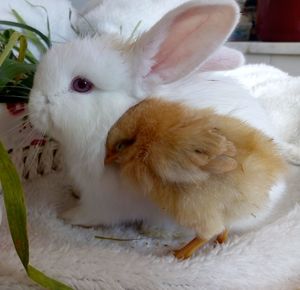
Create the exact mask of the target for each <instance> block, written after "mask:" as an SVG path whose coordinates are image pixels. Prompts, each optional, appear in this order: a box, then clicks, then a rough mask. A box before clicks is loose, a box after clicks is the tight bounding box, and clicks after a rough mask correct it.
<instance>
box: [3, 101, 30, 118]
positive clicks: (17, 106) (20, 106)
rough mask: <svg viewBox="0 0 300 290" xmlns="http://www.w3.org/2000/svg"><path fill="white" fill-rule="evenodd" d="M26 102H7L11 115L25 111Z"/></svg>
mask: <svg viewBox="0 0 300 290" xmlns="http://www.w3.org/2000/svg"><path fill="white" fill-rule="evenodd" d="M25 105H26V104H25V103H12V104H11V103H8V104H6V108H7V110H8V111H9V112H10V113H11V115H14V116H15V115H19V114H21V113H23V112H24V111H25Z"/></svg>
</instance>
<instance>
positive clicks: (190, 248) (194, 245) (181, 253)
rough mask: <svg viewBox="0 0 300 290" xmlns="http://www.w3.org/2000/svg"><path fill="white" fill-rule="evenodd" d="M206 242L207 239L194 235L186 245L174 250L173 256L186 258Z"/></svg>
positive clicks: (181, 258)
mask: <svg viewBox="0 0 300 290" xmlns="http://www.w3.org/2000/svg"><path fill="white" fill-rule="evenodd" d="M207 242H208V241H207V240H204V239H201V238H199V237H196V238H194V239H193V240H191V241H190V242H189V243H188V244H187V245H185V246H184V247H183V248H181V249H179V250H175V251H174V256H175V257H176V258H177V259H180V260H184V259H187V258H189V257H191V256H192V255H193V253H194V252H195V251H196V250H197V249H199V248H201V247H203V246H204V245H205V244H206V243H207Z"/></svg>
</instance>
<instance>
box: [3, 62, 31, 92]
mask: <svg viewBox="0 0 300 290" xmlns="http://www.w3.org/2000/svg"><path fill="white" fill-rule="evenodd" d="M35 70H36V65H35V64H29V63H21V62H18V61H15V60H12V59H6V60H5V62H4V63H3V64H2V66H1V67H0V90H2V89H3V88H4V87H5V85H6V84H7V83H9V82H11V81H12V80H14V79H15V78H16V77H18V76H20V75H21V74H27V77H29V76H28V75H30V74H32V75H31V78H33V73H34V72H35Z"/></svg>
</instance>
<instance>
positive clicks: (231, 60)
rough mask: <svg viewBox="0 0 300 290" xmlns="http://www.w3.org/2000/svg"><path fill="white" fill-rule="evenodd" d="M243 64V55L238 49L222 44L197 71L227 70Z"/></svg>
mask: <svg viewBox="0 0 300 290" xmlns="http://www.w3.org/2000/svg"><path fill="white" fill-rule="evenodd" d="M243 64H245V57H244V55H243V54H242V53H241V52H240V51H238V50H235V49H232V48H228V47H225V46H223V47H221V48H220V49H218V50H217V51H216V52H215V53H214V54H213V55H211V56H210V57H209V58H208V59H207V61H205V62H204V63H203V64H201V65H200V67H199V71H215V70H229V69H234V68H237V67H240V66H241V65H243Z"/></svg>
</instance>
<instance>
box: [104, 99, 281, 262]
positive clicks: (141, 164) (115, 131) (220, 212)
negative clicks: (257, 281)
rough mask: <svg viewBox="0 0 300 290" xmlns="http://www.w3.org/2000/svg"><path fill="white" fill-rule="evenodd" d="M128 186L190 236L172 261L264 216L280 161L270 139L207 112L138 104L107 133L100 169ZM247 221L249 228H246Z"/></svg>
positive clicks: (159, 102) (151, 101) (172, 105)
mask: <svg viewBox="0 0 300 290" xmlns="http://www.w3.org/2000/svg"><path fill="white" fill-rule="evenodd" d="M112 162H116V163H118V164H119V166H120V170H121V174H122V176H123V177H124V178H126V179H128V180H130V181H131V182H132V183H133V184H134V185H136V186H137V187H138V188H139V189H140V190H141V191H143V192H144V193H145V194H147V195H148V196H150V198H152V200H153V201H154V202H155V203H156V204H157V205H158V206H159V207H160V208H161V209H163V210H164V211H165V212H167V213H168V214H169V215H170V216H172V217H173V218H174V219H175V220H176V221H177V222H178V223H179V224H180V225H182V226H185V227H189V228H192V229H194V230H195V232H196V235H197V236H196V238H195V239H193V240H192V241H191V242H190V243H188V244H187V245H186V246H185V247H183V248H182V249H180V250H177V251H175V256H176V257H177V258H179V259H185V258H188V257H190V256H191V255H192V254H193V253H194V251H195V250H196V249H198V248H200V247H201V246H203V245H204V244H205V243H207V242H208V241H209V240H211V239H212V238H213V237H216V236H217V240H218V241H219V242H223V241H225V240H226V238H227V229H229V228H230V227H231V225H232V224H234V223H235V222H236V221H239V220H245V219H249V220H250V221H251V220H252V221H253V223H254V222H255V215H256V214H257V213H259V212H261V211H264V210H266V207H267V205H268V197H269V191H270V190H271V188H272V186H273V185H274V184H275V183H276V182H277V181H278V180H279V179H280V178H281V176H282V175H283V173H284V170H285V162H284V161H283V159H282V158H281V156H280V155H279V153H278V149H277V147H276V145H275V143H274V142H273V140H272V139H270V138H269V137H267V136H265V135H264V134H263V133H262V132H260V131H258V130H256V129H254V128H252V127H250V126H248V125H247V124H245V123H243V122H242V121H240V120H238V119H236V118H233V117H230V116H223V115H218V114H216V113H215V112H214V111H213V110H210V109H191V108H189V107H187V106H185V105H183V104H180V103H178V102H170V101H166V100H162V99H158V98H149V99H146V100H144V101H142V102H140V103H139V104H137V105H136V106H134V107H132V108H131V109H129V110H128V111H127V112H126V113H125V114H124V115H123V116H122V117H121V118H120V119H119V120H118V121H117V123H116V124H115V125H114V126H113V127H112V128H111V130H110V132H109V133H108V137H107V143H106V158H105V163H106V164H109V163H112ZM250 223H251V222H250Z"/></svg>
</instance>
